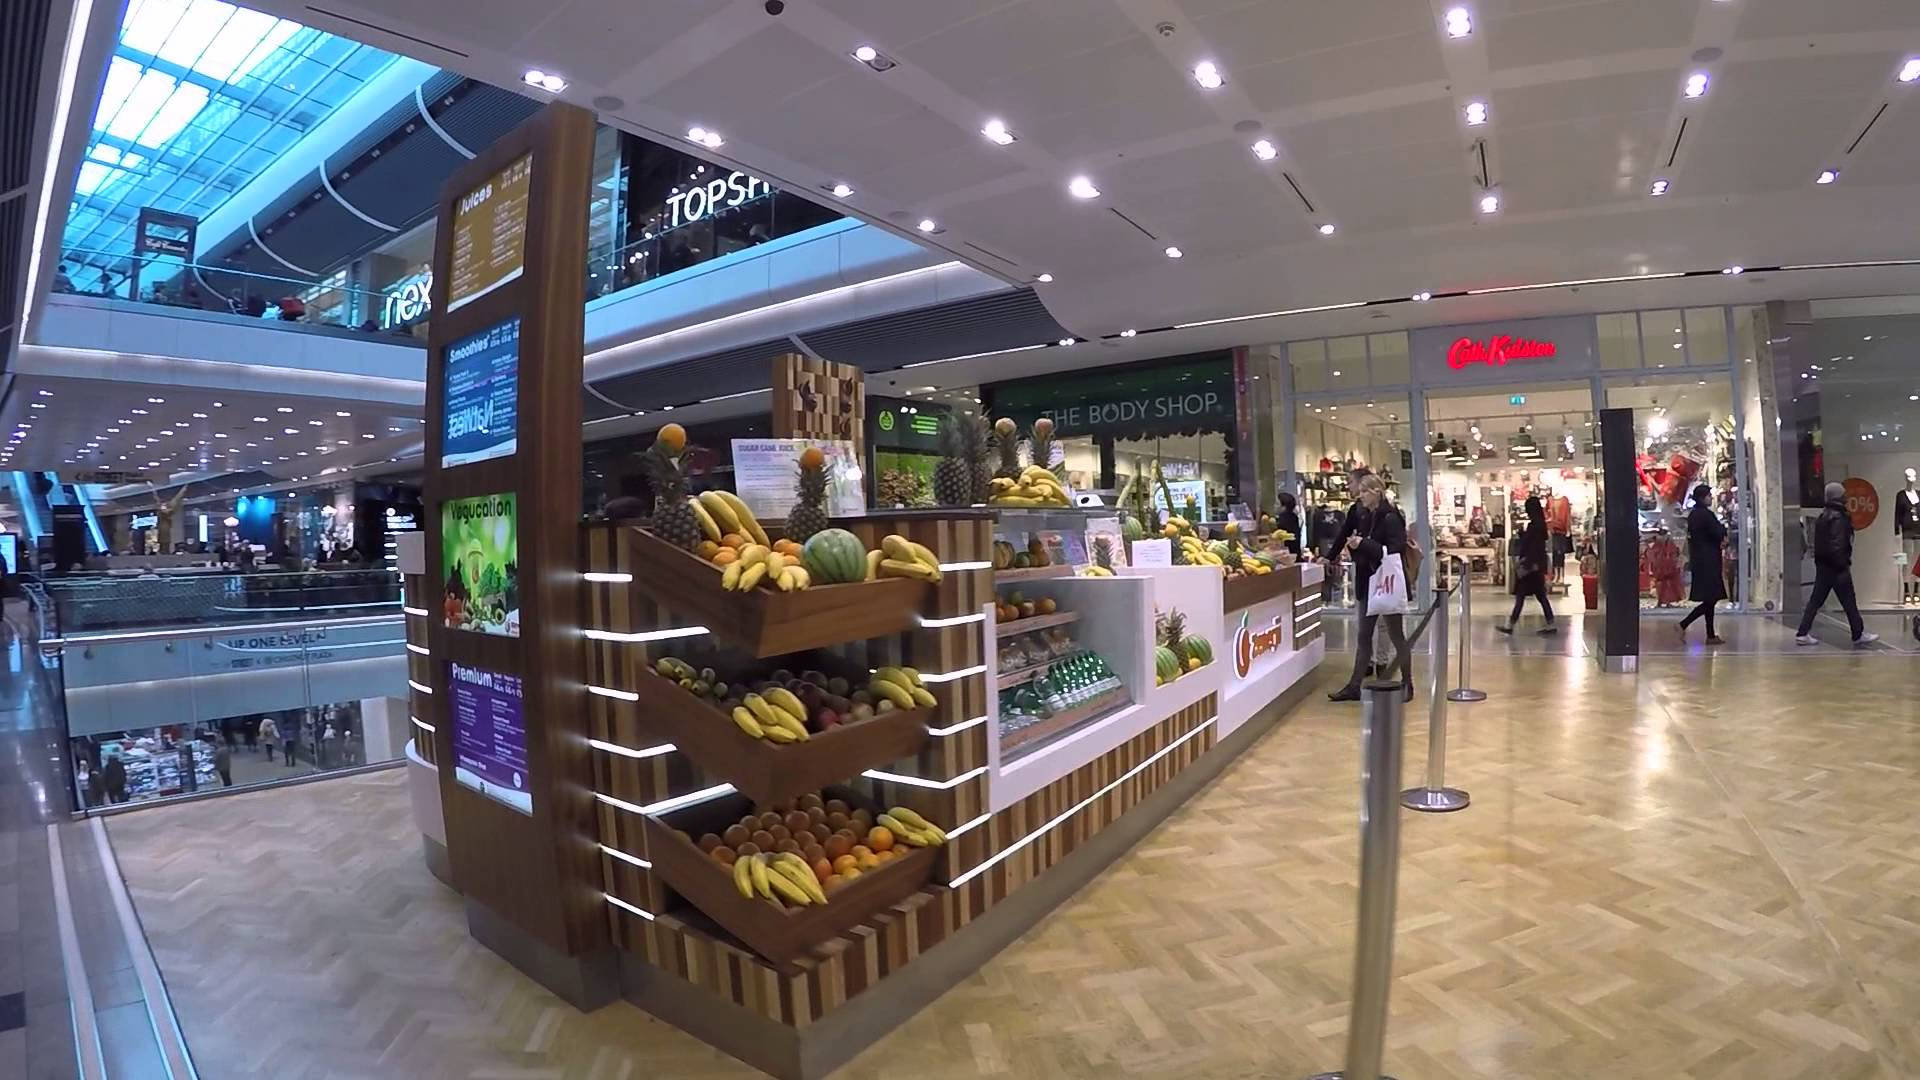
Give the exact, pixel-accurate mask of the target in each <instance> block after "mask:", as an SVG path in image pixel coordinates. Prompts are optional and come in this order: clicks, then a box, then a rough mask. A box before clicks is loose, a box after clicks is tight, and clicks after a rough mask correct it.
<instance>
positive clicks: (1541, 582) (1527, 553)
mask: <svg viewBox="0 0 1920 1080" xmlns="http://www.w3.org/2000/svg"><path fill="white" fill-rule="evenodd" d="M1514 544H1515V547H1514V555H1515V557H1516V559H1517V561H1518V562H1519V564H1520V567H1519V572H1518V573H1517V574H1516V575H1515V576H1514V579H1513V614H1511V615H1509V616H1507V623H1506V625H1505V626H1499V625H1496V626H1494V629H1495V630H1498V631H1500V632H1501V633H1503V634H1511V633H1513V627H1514V624H1516V623H1518V622H1519V621H1520V609H1521V608H1522V607H1524V606H1526V603H1527V597H1529V596H1531V597H1533V598H1535V599H1537V600H1539V601H1540V612H1541V614H1543V615H1545V616H1546V617H1547V625H1545V626H1543V627H1541V628H1540V632H1541V633H1543V634H1557V633H1559V632H1560V627H1559V626H1558V625H1557V624H1556V623H1555V622H1554V621H1553V604H1552V602H1550V601H1549V600H1548V599H1547V512H1546V510H1545V509H1544V508H1542V507H1541V505H1540V497H1539V496H1537V495H1529V496H1527V524H1526V527H1525V528H1523V529H1522V530H1521V531H1520V535H1519V537H1517V538H1516V539H1515V540H1514Z"/></svg>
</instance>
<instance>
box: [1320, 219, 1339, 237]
mask: <svg viewBox="0 0 1920 1080" xmlns="http://www.w3.org/2000/svg"><path fill="white" fill-rule="evenodd" d="M1335 228H1336V226H1335V225H1334V224H1333V222H1331V221H1327V222H1322V223H1321V225H1320V235H1321V236H1332V235H1333V234H1334V231H1335Z"/></svg>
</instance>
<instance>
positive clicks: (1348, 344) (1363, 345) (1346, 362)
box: [1327, 337, 1367, 390]
mask: <svg viewBox="0 0 1920 1080" xmlns="http://www.w3.org/2000/svg"><path fill="white" fill-rule="evenodd" d="M1327 385H1328V387H1329V388H1331V389H1334V390H1357V389H1361V388H1364V387H1365V386H1366V385H1367V339H1366V338H1364V337H1345V338H1334V339H1333V340H1331V341H1329V342H1327Z"/></svg>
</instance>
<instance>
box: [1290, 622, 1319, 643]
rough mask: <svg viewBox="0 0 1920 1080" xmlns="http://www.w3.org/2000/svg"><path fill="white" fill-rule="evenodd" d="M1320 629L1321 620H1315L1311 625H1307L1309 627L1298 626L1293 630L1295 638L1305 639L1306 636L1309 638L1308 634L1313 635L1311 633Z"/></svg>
mask: <svg viewBox="0 0 1920 1080" xmlns="http://www.w3.org/2000/svg"><path fill="white" fill-rule="evenodd" d="M1318 629H1320V620H1319V619H1315V620H1313V621H1312V622H1310V623H1308V624H1307V625H1305V626H1296V627H1294V628H1293V636H1294V637H1296V638H1303V637H1306V636H1307V635H1308V634H1311V633H1313V632H1314V631H1315V630H1318Z"/></svg>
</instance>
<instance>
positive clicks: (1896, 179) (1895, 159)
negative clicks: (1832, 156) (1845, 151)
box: [1822, 107, 1920, 184]
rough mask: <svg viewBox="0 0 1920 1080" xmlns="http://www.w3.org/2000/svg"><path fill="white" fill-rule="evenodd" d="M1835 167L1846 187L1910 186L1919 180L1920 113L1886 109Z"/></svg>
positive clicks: (1831, 162)
mask: <svg viewBox="0 0 1920 1080" xmlns="http://www.w3.org/2000/svg"><path fill="white" fill-rule="evenodd" d="M1833 165H1837V166H1838V167H1839V169H1840V175H1841V176H1842V177H1843V178H1844V179H1845V180H1846V182H1847V183H1848V184H1911V183H1913V178H1914V177H1915V176H1920V109H1916V108H1911V107H1909V108H1904V109H1889V110H1887V114H1886V115H1885V116H1883V117H1881V118H1880V120H1879V122H1878V123H1876V124H1874V125H1873V131H1872V132H1871V133H1869V134H1868V136H1867V138H1866V140H1865V141H1863V142H1862V143H1861V144H1860V146H1859V148H1858V149H1856V150H1855V151H1854V152H1853V153H1852V154H1850V155H1846V156H1844V157H1840V158H1838V159H1837V160H1836V161H1830V162H1826V163H1825V164H1823V165H1822V167H1823V168H1825V167H1827V166H1833Z"/></svg>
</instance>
